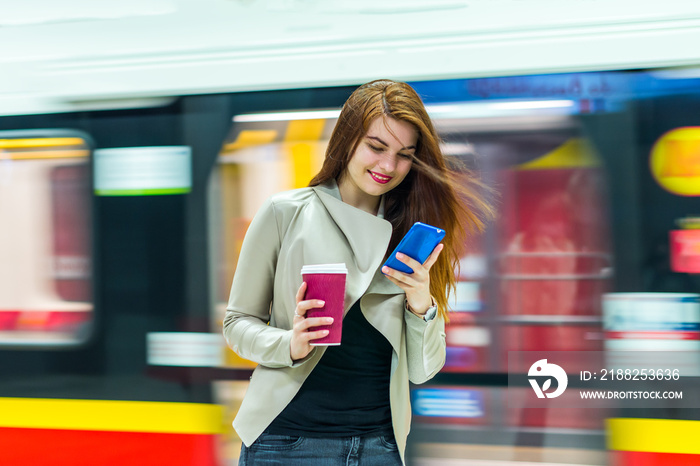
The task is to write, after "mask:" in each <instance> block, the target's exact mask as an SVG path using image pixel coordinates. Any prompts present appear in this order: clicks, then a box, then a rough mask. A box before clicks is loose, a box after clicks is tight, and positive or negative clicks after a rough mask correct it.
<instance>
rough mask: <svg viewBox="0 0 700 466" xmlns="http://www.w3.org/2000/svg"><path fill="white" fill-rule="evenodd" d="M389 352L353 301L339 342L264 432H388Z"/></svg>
mask: <svg viewBox="0 0 700 466" xmlns="http://www.w3.org/2000/svg"><path fill="white" fill-rule="evenodd" d="M391 352H392V350H391V345H390V344H389V342H388V341H387V339H386V338H385V337H384V335H382V334H381V333H380V332H379V331H378V330H377V329H375V328H374V327H373V326H372V324H370V323H369V322H367V319H365V316H364V315H363V314H362V310H361V309H360V304H359V301H358V302H356V303H355V304H354V305H353V306H352V308H350V310H349V311H348V313H347V314H346V315H345V318H344V319H343V336H342V340H341V344H340V345H339V346H329V347H328V348H327V349H326V352H325V353H324V355H323V357H322V358H321V360H320V361H319V362H318V364H317V365H316V367H315V368H314V370H313V371H311V374H309V377H308V378H307V379H306V381H305V382H304V384H303V385H302V386H301V388H300V389H299V392H298V393H297V394H296V396H295V397H294V398H293V399H292V401H291V402H290V403H289V405H287V407H286V408H285V409H284V411H282V413H280V415H279V416H277V418H276V419H275V420H274V421H272V424H270V426H269V427H268V428H267V430H266V432H268V433H271V434H277V435H298V436H306V437H346V436H360V435H366V434H371V433H379V432H391V430H392V426H391V409H390V407H389V377H390V375H391V374H390V373H391Z"/></svg>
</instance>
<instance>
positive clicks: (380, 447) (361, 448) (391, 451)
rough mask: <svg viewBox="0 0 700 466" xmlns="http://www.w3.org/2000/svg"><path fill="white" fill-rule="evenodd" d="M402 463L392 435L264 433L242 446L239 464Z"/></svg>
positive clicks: (369, 465) (345, 465) (330, 465)
mask: <svg viewBox="0 0 700 466" xmlns="http://www.w3.org/2000/svg"><path fill="white" fill-rule="evenodd" d="M261 464H262V465H280V466H290V465H304V466H336V465H337V466H341V465H342V466H394V465H396V466H401V464H402V463H401V456H399V449H398V447H397V446H396V441H395V440H394V436H393V435H375V436H372V435H370V436H363V437H338V438H333V437H329V438H315V437H292V436H289V435H273V434H266V433H263V434H261V435H260V437H258V439H257V440H256V441H255V442H253V444H252V445H251V446H250V447H246V446H245V444H244V445H243V446H242V447H241V456H240V459H239V460H238V466H257V465H261Z"/></svg>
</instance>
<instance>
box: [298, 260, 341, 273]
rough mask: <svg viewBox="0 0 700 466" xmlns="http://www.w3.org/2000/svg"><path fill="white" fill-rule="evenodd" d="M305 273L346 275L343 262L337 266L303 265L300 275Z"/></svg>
mask: <svg viewBox="0 0 700 466" xmlns="http://www.w3.org/2000/svg"><path fill="white" fill-rule="evenodd" d="M305 273H345V274H346V273H348V269H347V267H346V266H345V263H344V262H341V263H339V264H314V265H305V266H303V267H302V268H301V274H302V275H303V274H305Z"/></svg>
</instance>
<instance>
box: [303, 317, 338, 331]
mask: <svg viewBox="0 0 700 466" xmlns="http://www.w3.org/2000/svg"><path fill="white" fill-rule="evenodd" d="M332 323H333V318H332V317H308V318H306V319H304V322H302V323H300V324H299V329H300V330H306V329H308V328H312V327H320V326H322V325H330V324H332Z"/></svg>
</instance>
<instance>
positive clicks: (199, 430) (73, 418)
mask: <svg viewBox="0 0 700 466" xmlns="http://www.w3.org/2000/svg"><path fill="white" fill-rule="evenodd" d="M0 427H22V428H33V429H72V430H98V431H118V432H161V433H179V434H218V433H221V432H222V431H223V408H222V407H221V406H219V405H215V404H206V403H170V402H150V401H118V400H68V399H43V398H0Z"/></svg>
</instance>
